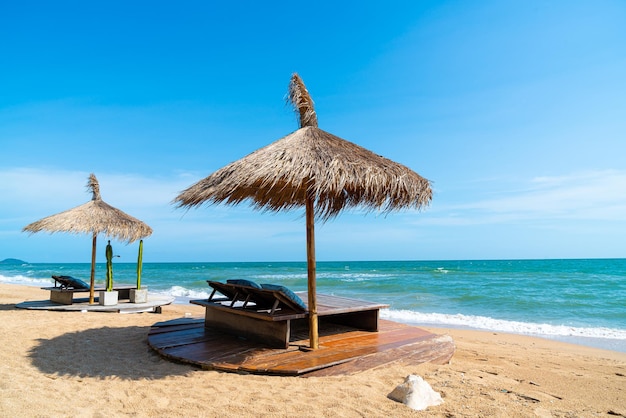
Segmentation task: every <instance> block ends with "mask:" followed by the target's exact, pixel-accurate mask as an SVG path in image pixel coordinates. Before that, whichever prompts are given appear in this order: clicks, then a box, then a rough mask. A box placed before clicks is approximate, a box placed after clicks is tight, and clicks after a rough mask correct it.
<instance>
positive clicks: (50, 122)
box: [0, 0, 626, 262]
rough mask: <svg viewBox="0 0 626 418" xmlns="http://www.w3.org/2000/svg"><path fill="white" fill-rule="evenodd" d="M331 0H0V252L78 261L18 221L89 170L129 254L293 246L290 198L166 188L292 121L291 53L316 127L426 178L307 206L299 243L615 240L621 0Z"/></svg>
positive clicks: (625, 170) (574, 249)
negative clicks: (387, 199)
mask: <svg viewBox="0 0 626 418" xmlns="http://www.w3.org/2000/svg"><path fill="white" fill-rule="evenodd" d="M337 3H339V2H330V1H321V2H315V3H303V2H282V1H277V2H252V1H250V2H208V1H187V2H179V3H172V2H162V1H150V2H147V1H146V2H142V1H135V2H119V1H108V2H82V1H81V2H78V1H76V2H64V1H61V2H54V3H50V2H43V1H42V2H31V1H24V2H4V3H3V4H2V5H1V6H0V38H1V39H3V41H2V42H1V43H0V57H1V58H0V61H1V63H0V64H1V65H0V150H1V151H0V259H3V258H8V257H15V258H20V259H24V260H27V261H30V262H49V261H59V262H89V260H90V251H91V250H90V244H91V242H90V238H89V237H87V236H80V235H79V236H76V235H66V234H52V235H49V234H45V233H40V234H34V235H29V234H26V233H23V232H21V230H22V228H23V227H24V226H25V225H27V224H29V223H31V222H33V221H35V220H38V219H40V218H43V217H45V216H48V215H51V214H53V213H58V212H61V211H64V210H66V209H69V208H71V207H74V206H78V205H80V204H83V203H85V202H87V201H88V200H89V199H90V198H91V195H90V194H89V193H88V192H87V190H86V188H85V185H86V183H87V177H88V175H89V173H91V172H93V173H95V174H96V176H97V177H98V179H99V181H100V186H101V192H102V197H103V199H104V200H105V201H106V202H107V203H109V204H111V205H113V206H115V207H118V208H120V209H122V210H124V211H125V212H127V213H129V214H131V215H133V216H135V217H137V218H139V219H141V220H143V221H144V222H146V223H148V224H149V225H150V226H152V228H153V229H154V233H153V235H152V236H151V237H149V238H147V239H146V240H145V242H144V245H145V253H144V259H145V260H146V261H283V260H284V261H304V260H306V251H305V228H304V219H303V211H293V212H287V213H279V214H272V213H264V212H258V211H254V210H252V209H251V208H250V207H248V206H247V205H240V206H235V207H232V206H210V207H202V208H199V209H192V210H189V211H186V210H182V209H176V208H175V207H174V206H173V205H172V204H171V203H170V202H171V201H172V199H174V197H175V196H176V195H177V194H178V193H179V192H180V191H182V190H183V189H185V188H186V187H188V186H190V185H191V184H193V183H195V182H196V181H198V180H200V179H201V178H204V177H206V176H207V175H209V174H210V173H212V172H213V171H215V170H217V169H219V168H221V167H223V166H224V165H226V164H228V163H230V162H232V161H234V160H237V159H239V158H241V157H243V156H245V155H247V154H248V153H250V152H252V151H254V150H256V149H258V148H260V147H262V146H264V145H267V144H269V143H271V142H273V141H275V140H277V139H279V138H281V137H283V136H285V135H287V134H289V133H291V132H292V131H294V130H296V129H297V119H296V117H295V114H294V113H293V112H292V110H291V109H290V108H289V107H288V106H286V105H285V102H284V96H285V93H286V91H287V85H288V82H289V78H290V76H291V74H292V73H293V72H298V73H299V74H300V75H301V76H302V78H303V80H304V82H305V83H306V85H307V87H308V89H309V92H310V93H311V95H312V97H313V99H314V100H315V104H316V110H317V114H318V119H319V125H320V128H322V129H324V130H326V131H329V132H332V133H334V134H335V135H338V136H340V137H343V138H345V139H347V140H350V141H353V142H355V143H357V144H359V145H361V146H364V147H366V148H369V149H371V150H372V151H375V152H376V153H378V154H381V155H384V156H385V157H388V158H390V159H392V160H395V161H398V162H400V163H402V164H404V165H407V166H409V167H411V168H412V169H413V170H415V171H416V172H418V173H420V174H421V175H422V176H424V177H426V178H428V179H430V180H431V181H432V182H433V183H432V184H433V190H434V198H433V201H432V204H431V205H430V207H429V208H427V209H426V210H425V211H422V212H415V211H402V212H397V213H392V214H388V215H386V216H383V215H377V214H376V213H368V214H364V213H360V212H359V211H350V212H346V213H343V214H341V215H340V216H339V217H337V218H336V219H334V220H331V221H329V222H327V223H325V224H318V225H317V229H316V233H317V237H316V239H317V259H318V260H395V259H409V260H434V259H437V260H440V259H509V258H579V257H624V256H626V247H624V236H626V157H625V155H626V117H625V116H624V115H626V77H625V76H624V75H625V74H626V2H623V1H620V0H615V1H604V0H600V1H594V2H590V1H576V0H563V1H560V0H556V1H531V2H529V1H523V0H520V1H495V0H494V1H490V0H484V1H391V2H384V3H381V2H375V1H363V2H359V3H358V7H357V6H356V5H355V4H352V3H349V4H345V5H342V4H337ZM104 240H105V238H104V237H101V238H100V249H99V251H98V259H99V261H102V260H103V259H104ZM113 244H114V249H115V252H116V253H118V254H119V255H121V257H122V258H121V259H120V261H129V262H131V261H134V259H135V258H136V251H137V244H136V243H134V244H130V245H124V244H121V243H117V244H116V243H115V242H113Z"/></svg>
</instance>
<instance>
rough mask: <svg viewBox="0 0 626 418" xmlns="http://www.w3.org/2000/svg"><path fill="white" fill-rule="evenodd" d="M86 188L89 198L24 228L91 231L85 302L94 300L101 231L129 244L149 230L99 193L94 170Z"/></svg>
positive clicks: (149, 231) (78, 231)
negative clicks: (97, 242) (88, 288)
mask: <svg viewBox="0 0 626 418" xmlns="http://www.w3.org/2000/svg"><path fill="white" fill-rule="evenodd" d="M87 189H88V190H91V192H92V198H91V200H90V201H89V202H87V203H85V204H83V205H80V206H77V207H75V208H73V209H69V210H66V211H65V212H61V213H57V214H56V215H51V216H48V217H46V218H43V219H41V220H39V221H37V222H33V223H32V224H30V225H26V226H25V227H24V229H23V231H26V232H31V233H35V232H40V231H48V232H50V233H52V232H68V233H71V234H84V233H87V234H91V235H92V236H93V240H92V242H93V244H92V252H91V282H90V290H89V303H91V304H93V303H94V281H95V271H96V238H97V236H98V234H100V233H103V234H105V235H107V236H109V237H112V238H117V239H118V240H120V241H123V242H128V243H129V244H130V243H131V242H133V241H136V240H138V239H140V238H145V237H147V236H149V235H150V234H152V228H150V227H149V226H148V225H146V224H145V223H143V222H142V221H140V220H139V219H136V218H133V217H132V216H130V215H128V214H126V213H124V212H122V211H121V210H119V209H116V208H114V207H113V206H111V205H109V204H107V203H106V202H104V201H103V200H102V198H101V197H100V185H99V184H98V180H97V179H96V176H95V175H94V174H90V175H89V182H88V183H87Z"/></svg>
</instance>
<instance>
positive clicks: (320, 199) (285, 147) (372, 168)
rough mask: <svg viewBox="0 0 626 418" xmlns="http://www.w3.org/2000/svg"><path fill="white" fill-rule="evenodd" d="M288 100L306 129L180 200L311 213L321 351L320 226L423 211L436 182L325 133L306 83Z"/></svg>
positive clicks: (181, 203) (312, 304)
mask: <svg viewBox="0 0 626 418" xmlns="http://www.w3.org/2000/svg"><path fill="white" fill-rule="evenodd" d="M288 100H289V102H290V103H291V104H292V105H293V106H294V108H295V110H296V112H297V114H298V115H299V122H300V123H299V124H300V129H298V130H296V131H295V132H293V133H291V134H289V135H287V136H285V137H283V138H281V139H279V140H278V141H276V142H274V143H272V144H270V145H267V146H266V147H264V148H261V149H258V150H257V151H255V152H253V153H251V154H249V155H248V156H246V157H244V158H242V159H240V160H237V161H235V162H233V163H231V164H229V165H227V166H225V167H223V168H221V169H219V170H217V171H216V172H214V173H213V174H211V175H210V176H208V177H206V178H204V179H202V180H200V181H198V182H197V183H195V184H193V185H192V186H190V187H189V188H187V189H186V190H184V191H183V192H181V193H180V194H179V195H178V196H177V197H176V198H175V199H174V202H173V203H174V204H176V205H177V206H178V207H195V206H199V205H202V204H203V203H207V204H217V203H226V204H238V203H241V202H244V201H249V202H251V203H252V205H253V207H255V208H257V209H262V210H270V211H281V210H288V209H294V208H297V207H304V208H305V217H306V237H307V240H306V248H307V277H308V284H307V286H308V302H309V304H308V306H309V332H310V334H309V340H310V341H309V344H310V347H311V348H313V349H316V348H318V345H319V341H318V338H319V335H318V318H317V298H316V264H315V232H314V224H315V219H316V218H317V219H318V220H321V221H326V220H329V219H331V218H333V217H335V216H337V215H338V214H339V213H340V212H341V211H342V210H344V209H347V208H354V207H363V208H366V209H369V210H378V211H380V212H383V213H386V212H391V211H394V210H397V209H403V208H414V209H418V210H419V209H422V208H423V207H425V206H427V205H428V204H429V203H430V201H431V199H432V190H431V187H430V182H429V181H428V180H426V179H425V178H423V177H421V176H420V175H419V174H417V173H415V172H414V171H412V170H411V169H409V168H408V167H406V166H404V165H401V164H398V163H396V162H393V161H391V160H389V159H387V158H384V157H382V156H380V155H377V154H375V153H373V152H371V151H369V150H367V149H365V148H363V147H360V146H358V145H356V144H354V143H352V142H348V141H346V140H344V139H341V138H339V137H337V136H335V135H333V134H331V133H328V132H326V131H323V130H322V129H320V128H319V127H318V124H317V114H316V112H315V109H314V106H313V100H312V99H311V97H310V95H309V93H308V91H307V89H306V87H305V85H304V82H303V81H302V79H301V78H300V77H299V76H298V74H293V75H292V78H291V82H290V84H289V93H288Z"/></svg>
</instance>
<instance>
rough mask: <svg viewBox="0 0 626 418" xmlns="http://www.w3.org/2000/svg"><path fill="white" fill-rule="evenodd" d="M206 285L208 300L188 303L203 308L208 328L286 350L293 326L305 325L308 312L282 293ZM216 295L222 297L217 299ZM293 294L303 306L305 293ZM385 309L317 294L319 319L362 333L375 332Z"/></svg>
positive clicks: (237, 286) (240, 286)
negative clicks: (209, 295) (210, 289)
mask: <svg viewBox="0 0 626 418" xmlns="http://www.w3.org/2000/svg"><path fill="white" fill-rule="evenodd" d="M209 285H210V286H211V287H212V288H213V289H214V291H213V293H212V294H211V297H210V298H209V299H208V300H206V299H205V300H192V301H190V303H192V304H195V305H200V306H204V307H205V320H204V325H205V327H207V328H216V329H219V330H221V331H223V332H227V333H230V334H234V335H237V336H240V337H243V338H248V339H254V340H258V341H261V342H264V343H266V344H267V345H269V346H272V347H279V348H287V347H289V340H290V337H291V331H292V330H293V329H294V327H296V326H308V323H307V318H308V315H309V314H308V309H303V308H302V307H300V306H299V305H298V304H297V303H294V302H293V301H292V300H291V299H290V298H289V297H288V296H286V295H285V294H284V293H283V292H281V291H277V290H266V289H257V288H253V287H249V286H242V285H234V284H229V283H220V282H209ZM216 292H219V293H221V294H222V295H224V296H225V297H224V298H217V299H216V298H215V294H216ZM296 294H297V295H298V296H299V297H300V298H301V299H302V300H303V301H304V302H305V304H306V301H307V298H308V295H307V293H306V292H298V293H296ZM387 307H388V305H384V304H379V303H372V302H367V301H363V300H357V299H350V298H343V297H339V296H331V295H324V294H318V295H317V310H318V317H320V318H324V319H325V320H327V321H328V322H334V323H339V324H342V325H347V326H350V327H353V328H357V329H362V330H368V331H378V317H379V310H380V309H381V308H387Z"/></svg>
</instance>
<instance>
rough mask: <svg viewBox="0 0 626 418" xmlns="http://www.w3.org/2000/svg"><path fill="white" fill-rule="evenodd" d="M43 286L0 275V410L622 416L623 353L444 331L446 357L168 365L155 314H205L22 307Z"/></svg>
mask: <svg viewBox="0 0 626 418" xmlns="http://www.w3.org/2000/svg"><path fill="white" fill-rule="evenodd" d="M47 297H48V293H47V292H45V291H42V290H40V289H38V288H32V287H26V286H13V285H0V337H1V340H0V341H1V348H0V353H1V355H2V361H1V364H0V416H1V417H61V416H63V417H65V416H67V417H103V418H104V417H117V416H120V417H121V416H135V417H153V416H154V417H231V416H232V417H235V416H236V417H247V416H253V417H292V416H299V417H314V416H315V417H317V416H323V417H405V416H406V417H425V416H428V417H532V416H538V417H598V416H600V417H612V416H613V417H614V416H622V417H626V353H619V352H613V351H603V350H598V349H592V348H586V347H582V346H577V345H571V344H565V343H560V342H554V341H549V340H543V339H537V338H530V337H524V336H519V335H509V334H500V333H492V332H477V331H464V330H443V329H439V330H433V331H435V332H437V333H446V334H449V335H451V336H452V337H453V338H454V340H455V343H456V345H457V351H456V353H455V355H454V357H453V358H452V361H451V363H450V364H448V365H443V366H441V365H432V364H422V365H410V364H408V365H407V364H401V363H398V364H395V365H393V366H386V367H383V368H379V369H374V370H370V371H366V372H362V373H359V374H356V375H352V376H341V377H324V378H322V377H320V378H296V377H270V376H253V375H238V374H229V373H221V372H214V371H205V370H198V369H196V368H193V367H191V366H187V365H182V364H176V363H172V362H170V361H167V360H164V359H162V358H161V357H159V356H158V355H157V354H155V353H154V352H153V351H152V350H151V349H150V348H149V347H148V345H147V343H146V337H147V333H148V330H149V328H150V326H151V325H152V324H154V323H155V322H159V321H163V320H168V319H173V318H180V317H182V316H184V315H185V313H191V314H192V315H193V316H198V317H200V316H202V315H203V310H202V309H201V308H200V307H198V306H194V305H188V306H187V305H170V306H165V307H163V313H162V314H153V313H142V314H126V315H123V314H115V313H95V312H94V313H79V312H49V311H29V310H22V309H17V308H15V304H16V303H19V302H22V301H25V300H42V299H46V298H47ZM410 374H416V375H419V376H422V377H423V378H424V379H425V380H426V381H427V382H428V383H429V384H430V385H431V386H432V387H433V389H434V390H435V391H437V392H439V393H440V394H441V395H442V397H443V399H444V403H443V404H442V405H439V406H435V407H430V408H429V409H428V410H427V411H413V410H411V409H409V408H408V407H406V406H405V405H403V404H400V403H397V402H394V401H392V400H390V399H388V398H387V395H388V394H389V393H390V392H391V391H392V390H393V389H394V388H395V387H396V386H397V385H398V384H400V383H402V382H403V381H404V378H405V377H406V376H408V375H410Z"/></svg>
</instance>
